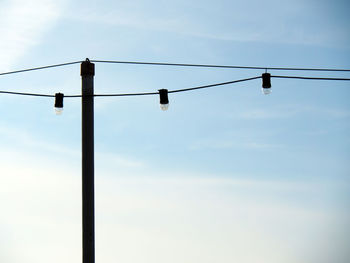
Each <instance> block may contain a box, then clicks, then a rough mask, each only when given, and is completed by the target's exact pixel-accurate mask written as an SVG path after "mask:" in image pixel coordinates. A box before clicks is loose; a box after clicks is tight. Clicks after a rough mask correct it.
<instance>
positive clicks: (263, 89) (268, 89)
mask: <svg viewBox="0 0 350 263" xmlns="http://www.w3.org/2000/svg"><path fill="white" fill-rule="evenodd" d="M262 92H263V94H265V95H269V94H270V93H271V92H272V90H271V88H262Z"/></svg>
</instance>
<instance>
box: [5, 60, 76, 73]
mask: <svg viewBox="0 0 350 263" xmlns="http://www.w3.org/2000/svg"><path fill="white" fill-rule="evenodd" d="M81 62H82V61H73V62H67V63H61V64H54V65H49V66H42V67H37V68H27V69H21V70H15V71H9V72H2V73H0V76H3V75H10V74H15V73H22V72H27V71H34V70H41V69H48V68H57V67H63V66H68V65H73V64H78V63H81Z"/></svg>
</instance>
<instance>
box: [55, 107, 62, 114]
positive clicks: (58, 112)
mask: <svg viewBox="0 0 350 263" xmlns="http://www.w3.org/2000/svg"><path fill="white" fill-rule="evenodd" d="M62 112H63V108H57V107H55V113H56V115H61V114H62Z"/></svg>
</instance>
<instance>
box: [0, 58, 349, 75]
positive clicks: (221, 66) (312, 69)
mask: <svg viewBox="0 0 350 263" xmlns="http://www.w3.org/2000/svg"><path fill="white" fill-rule="evenodd" d="M90 61H91V62H95V63H112V64H131V65H150V66H176V67H199V68H226V69H254V70H265V71H267V70H289V71H324V72H326V71H328V72H350V69H336V68H333V69H331V68H288V67H253V66H231V65H207V64H186V63H165V62H142V61H117V60H90ZM82 62H83V61H73V62H66V63H61V64H54V65H48V66H42V67H36V68H28V69H21V70H15V71H9V72H2V73H0V76H3V75H9V74H15V73H22V72H27V71H34V70H41V69H48V68H55V67H62V66H68V65H73V64H78V63H82Z"/></svg>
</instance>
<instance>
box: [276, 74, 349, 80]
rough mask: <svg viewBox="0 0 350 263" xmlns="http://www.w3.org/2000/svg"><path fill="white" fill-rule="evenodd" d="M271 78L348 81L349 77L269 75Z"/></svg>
mask: <svg viewBox="0 0 350 263" xmlns="http://www.w3.org/2000/svg"><path fill="white" fill-rule="evenodd" d="M271 78H283V79H307V80H342V81H349V80H350V79H349V78H319V77H300V76H274V75H271Z"/></svg>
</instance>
